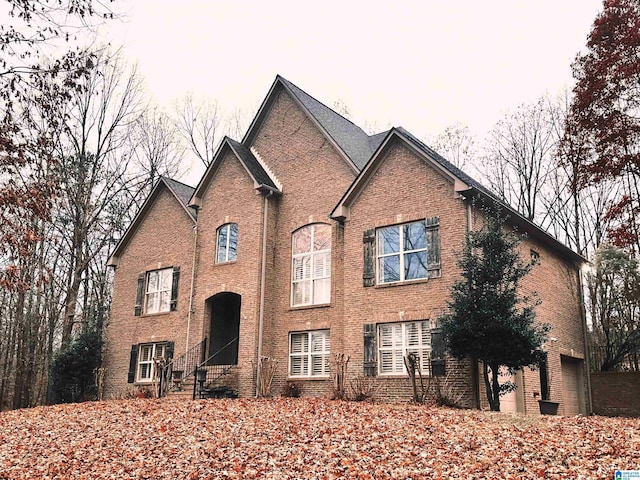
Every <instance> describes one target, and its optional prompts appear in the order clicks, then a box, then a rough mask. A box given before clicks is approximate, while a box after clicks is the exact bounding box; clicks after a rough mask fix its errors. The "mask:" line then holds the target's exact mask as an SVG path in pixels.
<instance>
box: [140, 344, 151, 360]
mask: <svg viewBox="0 0 640 480" xmlns="http://www.w3.org/2000/svg"><path fill="white" fill-rule="evenodd" d="M152 353H153V346H152V345H143V346H142V347H140V361H141V362H148V361H149V360H151V355H152Z"/></svg>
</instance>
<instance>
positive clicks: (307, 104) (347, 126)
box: [242, 75, 376, 173]
mask: <svg viewBox="0 0 640 480" xmlns="http://www.w3.org/2000/svg"><path fill="white" fill-rule="evenodd" d="M282 91H285V92H287V93H288V94H289V96H290V97H291V98H292V99H293V100H294V101H295V102H296V104H297V105H298V106H299V107H300V109H301V110H302V111H303V112H304V113H305V114H306V115H307V116H308V117H309V119H310V120H311V121H312V122H313V123H314V124H315V125H316V127H318V129H319V130H320V131H321V132H322V134H323V135H324V136H325V137H326V138H327V140H328V141H329V142H330V143H331V144H332V145H333V146H334V148H335V149H336V150H337V151H338V152H339V153H340V155H341V156H342V157H343V158H344V160H345V161H346V162H347V164H348V165H349V166H350V167H351V169H352V170H353V171H354V172H355V173H358V172H359V171H360V170H361V169H362V167H364V166H365V164H366V163H367V161H368V160H369V158H370V157H371V154H372V153H373V152H374V150H375V147H376V140H375V139H374V140H373V141H372V138H373V137H376V136H375V135H374V136H373V137H370V136H369V135H367V134H366V133H365V132H364V131H363V130H362V129H361V128H360V127H358V126H357V125H355V124H354V123H353V122H351V121H350V120H348V119H346V118H345V117H343V116H342V115H340V114H339V113H337V112H335V111H334V110H332V109H331V108H329V107H327V106H326V105H325V104H324V103H322V102H320V101H318V100H316V99H315V98H313V97H312V96H311V95H309V94H308V93H306V92H305V91H304V90H302V89H300V88H299V87H297V86H296V85H294V84H293V83H291V82H290V81H288V80H286V79H285V78H283V77H281V76H280V75H277V76H276V79H275V81H274V82H273V84H272V85H271V88H270V89H269V93H268V94H267V96H266V97H265V99H264V100H263V102H262V105H260V108H259V109H258V113H257V114H256V116H255V118H254V119H253V121H252V122H251V126H250V127H249V130H247V133H246V134H245V136H244V138H243V140H242V143H243V144H244V145H250V144H251V143H252V142H253V140H254V138H255V137H256V135H257V134H258V131H259V130H260V126H261V125H262V123H263V121H264V120H265V118H266V117H267V115H268V113H269V110H270V109H271V106H272V105H273V103H274V101H275V99H276V98H277V96H278V94H279V93H280V92H282Z"/></svg>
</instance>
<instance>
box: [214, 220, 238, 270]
mask: <svg viewBox="0 0 640 480" xmlns="http://www.w3.org/2000/svg"><path fill="white" fill-rule="evenodd" d="M237 250H238V224H237V223H227V224H225V225H222V226H221V227H220V228H218V232H217V240H216V263H225V262H233V261H234V260H235V259H236V255H237Z"/></svg>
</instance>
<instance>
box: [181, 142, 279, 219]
mask: <svg viewBox="0 0 640 480" xmlns="http://www.w3.org/2000/svg"><path fill="white" fill-rule="evenodd" d="M228 152H232V153H233V155H234V156H235V157H236V158H237V159H238V161H239V162H240V164H241V165H242V166H243V167H244V169H245V171H246V172H247V173H248V174H249V176H250V177H251V179H252V180H253V185H254V188H255V189H256V190H258V191H260V192H262V193H268V192H273V193H277V194H280V193H282V192H281V191H280V189H279V188H278V187H277V185H276V182H275V181H274V180H273V179H272V178H271V176H270V175H269V174H268V173H267V171H266V170H265V169H264V168H263V166H262V164H261V163H260V162H259V161H258V159H257V158H256V157H255V155H254V154H253V153H252V152H251V150H249V149H248V148H247V147H245V146H244V145H242V144H241V143H238V142H236V141H235V140H233V139H232V138H229V137H224V138H223V139H222V142H220V145H219V146H218V150H217V151H216V154H215V155H214V157H213V161H212V162H211V164H210V165H209V166H208V167H207V170H206V171H205V172H204V175H203V176H202V178H201V179H200V182H199V183H198V186H197V187H196V188H195V191H194V192H193V195H192V196H191V198H190V200H189V206H190V207H193V208H196V209H197V208H200V206H201V203H202V197H203V196H204V193H205V192H206V191H207V188H208V187H209V185H210V184H211V181H212V180H213V177H215V174H216V172H217V171H218V169H219V168H220V164H221V163H222V161H223V159H224V157H225V155H226V154H227V153H228Z"/></svg>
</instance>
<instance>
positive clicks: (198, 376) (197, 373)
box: [193, 337, 238, 400]
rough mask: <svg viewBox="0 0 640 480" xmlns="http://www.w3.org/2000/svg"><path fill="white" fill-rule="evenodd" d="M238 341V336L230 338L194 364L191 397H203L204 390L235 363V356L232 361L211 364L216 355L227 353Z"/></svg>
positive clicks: (227, 371)
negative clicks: (223, 344)
mask: <svg viewBox="0 0 640 480" xmlns="http://www.w3.org/2000/svg"><path fill="white" fill-rule="evenodd" d="M237 343H238V337H236V338H234V339H233V340H231V341H230V342H229V343H227V344H226V345H225V346H223V347H222V348H221V349H220V350H218V351H217V352H215V353H213V354H212V355H209V357H207V358H206V359H205V360H203V361H202V362H200V364H198V365H196V367H195V368H194V370H193V376H194V382H193V399H194V400H195V398H196V396H197V395H198V393H199V395H200V397H201V398H202V397H204V396H205V394H206V391H207V390H208V389H210V388H211V387H212V386H213V385H215V384H216V382H217V381H218V380H219V379H221V378H222V377H224V376H225V375H226V374H227V373H229V370H231V369H232V368H233V367H235V366H236V365H237V357H236V359H235V362H234V363H228V364H227V363H225V364H220V365H211V364H212V363H213V360H215V359H216V357H220V356H221V355H222V354H223V353H227V352H228V351H229V349H230V348H231V347H232V346H233V345H235V344H237Z"/></svg>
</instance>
